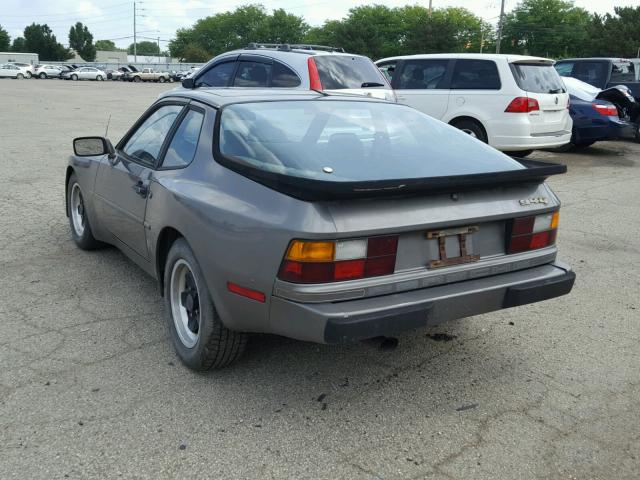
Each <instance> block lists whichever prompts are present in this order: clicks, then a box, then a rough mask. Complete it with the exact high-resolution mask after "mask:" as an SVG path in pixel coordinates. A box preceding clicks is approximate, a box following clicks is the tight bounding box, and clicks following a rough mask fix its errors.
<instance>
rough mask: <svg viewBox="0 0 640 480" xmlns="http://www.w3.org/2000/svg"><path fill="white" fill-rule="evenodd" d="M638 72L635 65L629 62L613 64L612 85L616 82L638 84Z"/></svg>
mask: <svg viewBox="0 0 640 480" xmlns="http://www.w3.org/2000/svg"><path fill="white" fill-rule="evenodd" d="M637 81H638V72H637V71H636V68H635V65H634V64H633V63H631V62H628V61H619V62H613V64H612V65H611V80H610V83H616V82H627V83H628V82H637Z"/></svg>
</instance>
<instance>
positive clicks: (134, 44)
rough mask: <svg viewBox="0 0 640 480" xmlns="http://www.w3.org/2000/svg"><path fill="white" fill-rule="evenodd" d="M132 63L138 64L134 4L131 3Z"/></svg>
mask: <svg viewBox="0 0 640 480" xmlns="http://www.w3.org/2000/svg"><path fill="white" fill-rule="evenodd" d="M133 63H138V42H137V41H136V2H133Z"/></svg>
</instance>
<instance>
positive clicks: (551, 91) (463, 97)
mask: <svg viewBox="0 0 640 480" xmlns="http://www.w3.org/2000/svg"><path fill="white" fill-rule="evenodd" d="M553 64H554V61H553V60H550V59H546V58H539V57H526V56H520V55H491V54H432V55H410V56H402V57H393V58H384V59H382V60H378V61H377V62H376V65H378V67H379V68H380V69H381V70H382V72H383V73H384V74H385V75H386V76H387V78H388V79H389V80H390V82H391V85H392V87H393V88H394V90H395V92H396V94H397V96H398V102H399V103H404V104H406V105H409V106H411V107H414V108H416V109H417V110H420V111H421V112H423V113H426V114H427V115H430V116H432V117H435V118H437V119H439V120H442V121H443V122H446V123H449V124H451V125H453V126H455V127H458V128H460V129H461V130H463V131H465V132H467V133H468V134H470V135H472V136H474V137H476V138H478V139H479V140H482V141H483V142H485V143H488V144H489V145H491V146H493V147H495V148H497V149H498V150H502V151H504V152H509V153H510V154H512V155H514V156H525V155H528V154H529V153H531V151H533V150H534V149H540V148H554V147H560V146H562V145H565V144H566V143H568V142H569V140H570V139H571V127H572V120H571V117H570V115H569V109H568V106H569V95H568V94H567V92H566V89H565V87H564V84H563V83H562V79H561V78H560V76H559V75H558V73H557V72H556V71H555V69H554V68H553Z"/></svg>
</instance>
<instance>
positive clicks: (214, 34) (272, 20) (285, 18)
mask: <svg viewBox="0 0 640 480" xmlns="http://www.w3.org/2000/svg"><path fill="white" fill-rule="evenodd" d="M308 29H309V27H308V25H307V24H306V23H305V22H304V20H303V19H302V18H301V17H297V16H295V15H292V14H289V13H286V12H285V11H284V10H282V9H280V10H275V11H274V12H273V13H272V14H269V13H268V12H267V11H266V10H265V8H264V7H263V6H261V5H243V6H241V7H238V8H236V9H235V10H233V11H229V12H223V13H218V14H216V15H212V16H210V17H205V18H201V19H200V20H198V21H197V22H196V23H195V24H194V25H193V27H191V28H182V29H179V30H178V31H177V32H176V36H175V38H174V39H173V40H172V41H171V42H170V43H169V51H170V53H171V56H172V57H176V58H180V59H184V60H186V59H187V58H193V55H196V56H198V57H203V56H204V57H206V58H211V57H213V56H215V55H218V54H220V53H222V52H226V51H228V50H232V49H236V48H243V47H246V46H247V44H249V43H251V42H263V43H297V42H300V41H301V40H302V39H303V38H304V35H305V33H306V32H307V30H308Z"/></svg>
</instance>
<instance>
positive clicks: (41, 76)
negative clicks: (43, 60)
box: [38, 72, 47, 80]
mask: <svg viewBox="0 0 640 480" xmlns="http://www.w3.org/2000/svg"><path fill="white" fill-rule="evenodd" d="M38 78H40V79H42V80H44V79H45V78H47V74H46V73H44V72H42V73H41V74H40V75H38Z"/></svg>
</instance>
